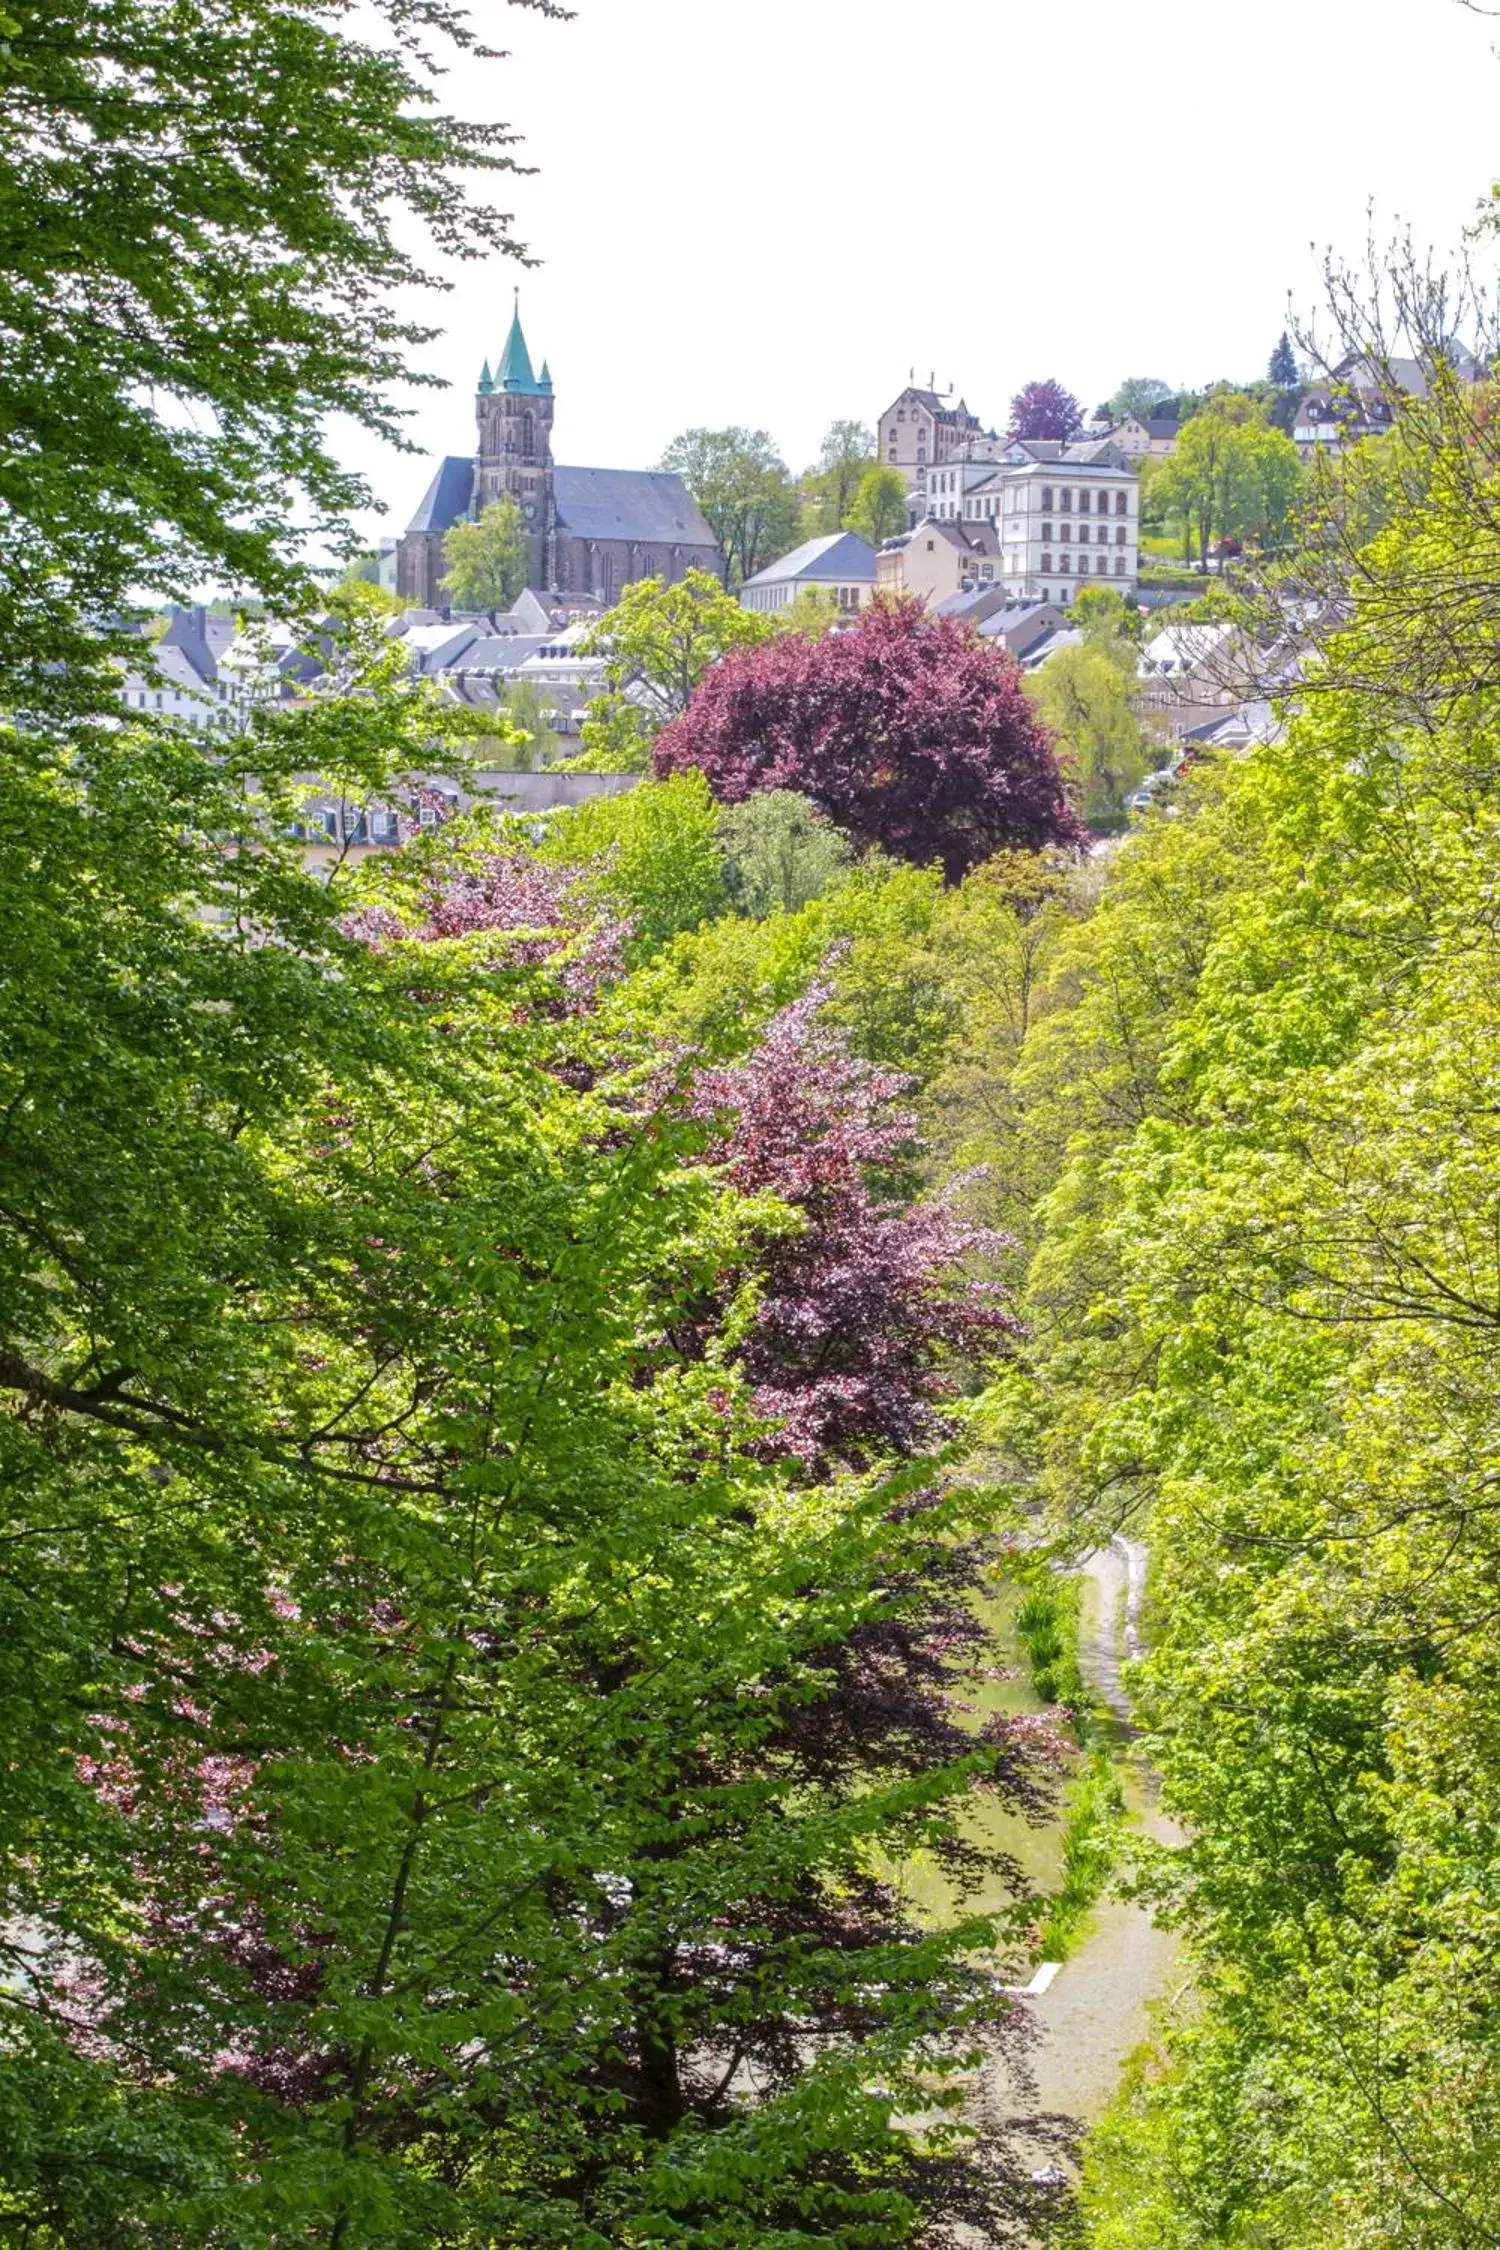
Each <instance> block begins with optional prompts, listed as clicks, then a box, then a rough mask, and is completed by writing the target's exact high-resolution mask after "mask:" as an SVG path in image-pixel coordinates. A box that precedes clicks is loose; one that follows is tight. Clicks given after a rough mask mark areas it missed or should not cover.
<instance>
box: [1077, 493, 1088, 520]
mask: <svg viewBox="0 0 1500 2250" xmlns="http://www.w3.org/2000/svg"><path fill="white" fill-rule="evenodd" d="M1088 512H1089V496H1088V494H1087V493H1086V492H1080V493H1079V495H1078V513H1079V514H1080V515H1081V516H1086V515H1087V514H1088Z"/></svg>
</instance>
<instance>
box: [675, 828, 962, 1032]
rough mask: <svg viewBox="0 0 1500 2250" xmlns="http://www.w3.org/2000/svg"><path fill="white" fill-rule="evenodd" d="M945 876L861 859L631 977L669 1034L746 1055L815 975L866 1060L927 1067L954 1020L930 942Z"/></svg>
mask: <svg viewBox="0 0 1500 2250" xmlns="http://www.w3.org/2000/svg"><path fill="white" fill-rule="evenodd" d="M941 899H942V879H941V877H940V876H939V875H938V874H937V872H936V871H935V870H933V869H925V868H924V869H919V868H911V867H903V866H899V865H893V864H891V863H890V862H886V861H880V860H875V859H871V860H866V861H864V862H862V863H861V864H860V865H858V866H857V867H855V868H854V869H853V871H852V872H851V873H850V875H849V876H848V877H847V878H846V879H845V880H844V881H843V882H841V883H839V884H837V885H836V886H835V888H833V889H832V890H829V891H827V892H825V893H824V895H823V896H822V897H820V898H815V899H813V900H811V901H809V903H808V904H807V905H806V906H804V907H803V908H802V909H801V910H800V912H797V913H792V914H788V913H784V912H772V913H770V914H768V915H767V916H766V918H765V920H764V921H760V922H755V921H750V920H748V919H733V920H726V921H721V922H716V923H713V924H711V925H710V926H709V927H707V928H706V929H702V930H700V931H698V932H697V933H696V934H695V935H693V936H691V937H685V938H680V939H679V940H678V941H677V943H676V944H675V945H673V946H670V947H669V948H668V949H667V951H666V952H665V953H664V954H663V956H662V958H661V959H660V960H659V961H658V962H655V963H653V964H652V965H651V967H650V969H649V970H648V971H646V972H645V973H644V974H643V975H642V976H640V977H638V978H636V979H635V990H634V999H635V1004H636V1005H637V1006H638V1007H640V1008H641V1009H642V1010H644V1011H645V1013H646V1015H647V1016H648V1018H649V1020H651V1021H652V1022H655V1023H657V1024H658V1025H659V1026H660V1028H661V1030H662V1032H663V1033H664V1035H665V1036H667V1037H668V1038H672V1039H681V1040H683V1041H685V1042H687V1043H689V1044H691V1045H692V1046H695V1047H702V1048H704V1049H705V1050H706V1051H707V1052H709V1053H710V1054H716V1055H719V1054H722V1055H735V1054H742V1053H743V1052H744V1050H745V1048H746V1047H747V1046H748V1045H749V1044H750V1042H751V1041H752V1040H753V1039H754V1038H755V1037H756V1036H757V1033H758V1032H759V1030H760V1029H761V1028H762V1027H763V1026H764V1025H765V1024H766V1023H768V1022H769V1020H770V1018H771V1017H772V1016H773V1015H774V1014H775V1013H776V1012H777V1010H778V1009H780V1008H783V1007H785V1006H786V1005H787V1003H788V1002H789V1001H791V1000H795V999H796V998H798V997H799V995H800V994H802V993H803V992H805V991H806V990H807V988H808V986H809V985H810V984H811V983H812V982H813V981H814V980H815V979H816V978H818V977H819V976H820V975H826V976H827V978H828V980H829V982H830V984H831V986H832V994H833V997H832V1001H831V1006H830V1013H831V1015H832V1017H833V1019H834V1020H835V1021H836V1022H838V1023H840V1024H843V1025H844V1026H846V1027H847V1028H848V1029H849V1030H850V1032H851V1033H852V1035H853V1038H854V1042H855V1046H856V1049H857V1051H858V1052H859V1053H860V1054H861V1055H863V1056H865V1057H866V1058H867V1059H868V1060H869V1061H871V1062H879V1063H886V1064H890V1065H891V1066H892V1067H894V1068H896V1069H901V1070H912V1071H915V1072H916V1073H918V1075H925V1074H927V1073H929V1072H931V1071H932V1070H934V1069H935V1068H936V1067H937V1064H938V1062H939V1060H940V1058H941V1057H942V1055H943V1054H944V1052H945V1051H946V1047H947V1043H948V1040H949V1039H950V1037H951V1036H952V1033H953V1030H954V1028H955V1024H956V1021H957V1016H956V1007H955V1003H954V1000H953V997H952V995H951V993H950V991H949V989H948V986H947V984H946V981H945V979H944V976H943V973H942V968H941V965H940V963H939V962H938V960H937V958H936V956H935V954H934V952H933V948H932V939H933V935H934V931H935V929H936V927H937V925H938V920H939V913H940V902H941Z"/></svg>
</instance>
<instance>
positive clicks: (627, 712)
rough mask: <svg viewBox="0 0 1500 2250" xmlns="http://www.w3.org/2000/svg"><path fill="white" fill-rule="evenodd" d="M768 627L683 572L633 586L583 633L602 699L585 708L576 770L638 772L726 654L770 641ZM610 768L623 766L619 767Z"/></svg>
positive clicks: (771, 626) (699, 575)
mask: <svg viewBox="0 0 1500 2250" xmlns="http://www.w3.org/2000/svg"><path fill="white" fill-rule="evenodd" d="M775 631H776V624H775V621H774V620H773V619H772V618H771V617H769V616H768V615H765V614H763V613H762V612H761V611H758V610H748V609H744V608H742V607H741V605H740V603H739V602H738V601H737V600H736V599H735V597H734V595H733V594H729V593H726V592H725V590H724V588H723V587H722V586H721V585H720V584H719V581H718V580H717V579H716V578H713V577H711V576H710V575H709V573H708V572H707V571H704V570H690V571H689V572H688V573H687V575H686V576H685V577H683V578H680V579H678V580H677V581H676V582H675V584H673V585H667V584H666V583H665V582H664V581H663V580H662V579H660V578H640V579H637V580H636V581H635V583H634V584H633V585H630V586H627V587H626V588H625V590H624V592H623V593H622V594H621V596H620V599H619V601H618V602H617V603H616V604H615V606H614V608H613V609H611V610H607V611H606V612H605V614H604V616H603V617H601V618H600V619H599V621H598V623H597V624H596V625H595V626H593V627H592V628H591V629H590V632H589V634H588V636H587V639H586V640H585V642H584V644H583V649H584V653H586V654H593V655H596V656H602V657H603V658H604V659H605V692H604V694H603V695H601V696H598V697H596V698H595V699H594V701H593V702H592V703H591V704H590V706H589V714H588V717H587V718H586V719H585V721H584V725H583V744H584V749H583V757H582V758H581V759H579V760H576V761H574V762H575V763H576V764H580V765H586V766H592V767H593V768H595V769H596V770H598V771H604V772H613V773H640V772H644V770H645V768H646V765H647V763H648V761H649V756H650V749H651V744H652V743H653V742H654V740H655V739H656V736H657V734H658V733H659V732H660V730H661V728H662V727H664V726H665V725H666V723H667V721H668V720H669V719H674V718H676V717H677V715H678V713H679V712H681V711H685V710H686V709H687V707H688V704H689V703H690V702H691V701H692V696H693V690H694V688H695V687H696V686H697V685H698V682H699V681H700V680H701V679H702V677H703V675H704V673H705V672H706V671H707V670H708V668H709V666H710V665H712V664H716V663H717V662H718V660H719V658H720V657H721V656H722V655H723V654H724V653H725V651H726V649H731V648H747V647H750V646H753V645H754V643H755V642H757V641H764V640H769V639H770V637H771V635H772V634H773V633H774V632H775ZM614 761H623V762H620V763H617V762H614Z"/></svg>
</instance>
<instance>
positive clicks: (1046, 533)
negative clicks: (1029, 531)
mask: <svg viewBox="0 0 1500 2250" xmlns="http://www.w3.org/2000/svg"><path fill="white" fill-rule="evenodd" d="M1042 537H1043V538H1044V539H1045V540H1046V541H1047V542H1048V544H1049V546H1050V544H1051V541H1052V526H1051V524H1050V523H1044V524H1043V525H1042Z"/></svg>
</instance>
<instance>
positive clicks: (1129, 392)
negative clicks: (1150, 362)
mask: <svg viewBox="0 0 1500 2250" xmlns="http://www.w3.org/2000/svg"><path fill="white" fill-rule="evenodd" d="M1171 396H1172V386H1171V384H1170V383H1163V382H1161V381H1160V380H1159V379H1158V378H1157V377H1156V376H1155V375H1127V377H1126V378H1125V381H1124V382H1123V383H1122V384H1121V385H1120V387H1119V389H1118V390H1117V391H1116V392H1115V394H1114V396H1113V398H1111V400H1110V402H1109V411H1110V413H1111V414H1112V415H1113V417H1114V419H1115V420H1116V421H1117V422H1123V421H1124V420H1125V419H1126V417H1127V415H1131V414H1134V415H1137V416H1138V417H1139V418H1140V420H1141V421H1143V422H1144V421H1147V420H1149V418H1150V417H1151V416H1152V415H1153V414H1155V413H1156V412H1157V411H1158V410H1159V408H1161V407H1162V406H1163V405H1165V403H1166V402H1167V401H1168V400H1169V399H1170V398H1171Z"/></svg>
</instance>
